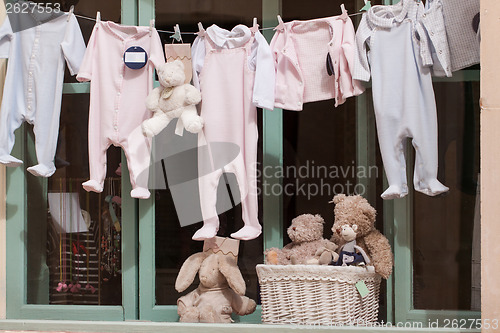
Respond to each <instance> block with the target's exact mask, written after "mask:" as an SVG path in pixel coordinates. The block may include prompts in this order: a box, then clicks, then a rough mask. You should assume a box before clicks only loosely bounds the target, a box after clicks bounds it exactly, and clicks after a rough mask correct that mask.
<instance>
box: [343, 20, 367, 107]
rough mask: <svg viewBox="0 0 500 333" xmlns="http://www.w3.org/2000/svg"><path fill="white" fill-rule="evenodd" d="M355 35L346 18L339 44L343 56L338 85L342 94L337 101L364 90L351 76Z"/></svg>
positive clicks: (354, 51)
mask: <svg viewBox="0 0 500 333" xmlns="http://www.w3.org/2000/svg"><path fill="white" fill-rule="evenodd" d="M355 35H356V32H355V30H354V26H353V24H352V21H351V20H350V19H347V20H346V21H345V23H344V29H343V36H342V46H341V48H342V51H341V53H342V54H343V57H341V61H340V66H341V69H340V77H339V81H340V82H339V86H340V90H341V94H342V96H341V97H340V98H339V101H340V100H345V99H346V98H348V97H351V96H358V95H361V94H362V93H363V92H364V90H365V89H364V88H363V86H362V85H361V84H360V82H359V81H357V80H354V79H353V78H352V75H353V72H354V59H355V53H356V45H355Z"/></svg>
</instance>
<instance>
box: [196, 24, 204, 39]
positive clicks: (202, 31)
mask: <svg viewBox="0 0 500 333" xmlns="http://www.w3.org/2000/svg"><path fill="white" fill-rule="evenodd" d="M196 34H197V35H198V36H202V37H203V36H205V29H204V28H203V24H201V22H198V32H197V33H196Z"/></svg>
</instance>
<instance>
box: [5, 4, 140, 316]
mask: <svg viewBox="0 0 500 333" xmlns="http://www.w3.org/2000/svg"><path fill="white" fill-rule="evenodd" d="M58 3H59V4H60V5H61V9H62V10H64V11H68V10H69V7H70V5H75V11H74V12H75V14H76V15H77V19H78V23H79V25H80V28H81V30H82V33H83V36H84V39H85V42H86V43H87V42H88V40H89V38H90V34H91V32H92V29H93V27H94V24H95V21H93V20H92V18H95V16H96V13H97V11H100V12H101V16H102V18H103V20H111V21H114V22H122V23H127V24H136V14H137V3H136V1H135V0H123V1H122V0H110V1H106V2H102V1H101V2H99V1H70V2H68V1H58ZM89 91H90V85H89V84H88V83H79V82H77V81H76V79H75V77H72V76H70V74H69V72H68V70H66V73H65V78H64V89H63V100H62V109H61V117H60V126H59V134H58V142H57V152H56V158H55V164H56V169H57V170H56V172H55V173H54V175H52V176H51V177H50V178H41V177H35V176H33V175H31V174H30V173H29V172H27V171H26V168H27V167H29V166H32V165H35V164H36V153H35V135H34V131H33V126H31V125H29V124H27V123H25V124H24V125H22V127H21V128H20V129H19V130H18V131H17V132H16V145H15V147H14V151H13V155H14V156H17V157H20V158H21V159H22V160H23V161H24V164H23V165H22V166H21V167H17V168H8V169H7V192H8V196H7V220H8V221H9V223H8V224H7V235H8V236H7V252H8V253H10V256H9V259H8V262H7V285H8V289H7V299H8V307H7V318H8V319H17V318H29V319H68V320H125V319H136V318H137V284H138V283H137V246H136V244H137V233H136V226H135V222H136V219H135V214H136V213H135V206H136V204H135V201H134V200H133V199H131V198H130V196H129V193H130V184H129V177H128V172H127V167H126V163H125V159H124V158H122V153H121V151H120V149H118V148H116V147H114V148H110V149H109V150H108V153H107V176H106V179H105V183H104V190H103V192H102V193H99V194H97V193H93V192H92V193H88V192H86V191H85V190H84V189H83V188H82V185H81V184H82V182H84V181H85V180H87V179H88V176H89V167H88V165H89V163H88V143H87V137H88V114H89ZM131 286H132V288H131Z"/></svg>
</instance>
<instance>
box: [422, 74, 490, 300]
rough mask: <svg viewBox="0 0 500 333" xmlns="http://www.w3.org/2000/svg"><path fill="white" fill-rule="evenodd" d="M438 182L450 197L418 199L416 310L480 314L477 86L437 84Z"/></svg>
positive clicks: (474, 83) (435, 88) (471, 84)
mask: <svg viewBox="0 0 500 333" xmlns="http://www.w3.org/2000/svg"><path fill="white" fill-rule="evenodd" d="M434 91H435V94H436V102H437V108H438V124H439V174H438V178H439V180H440V181H442V182H443V183H444V184H445V185H446V186H448V187H449V188H450V191H449V193H447V194H446V195H444V196H441V197H438V198H430V197H427V196H425V195H422V194H420V193H416V194H415V197H414V208H413V217H414V225H413V232H414V234H413V244H414V248H413V261H414V262H413V265H414V276H413V281H414V286H413V288H414V290H413V295H414V306H415V308H417V309H436V310H442V309H446V310H480V294H481V289H480V252H479V251H480V236H479V235H480V234H479V233H480V229H479V227H480V216H479V196H478V192H477V191H478V180H479V112H480V109H479V82H459V83H435V84H434Z"/></svg>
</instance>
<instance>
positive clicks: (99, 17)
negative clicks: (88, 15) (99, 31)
mask: <svg viewBox="0 0 500 333" xmlns="http://www.w3.org/2000/svg"><path fill="white" fill-rule="evenodd" d="M95 21H96V23H97V24H99V23H101V12H97V15H96V17H95Z"/></svg>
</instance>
